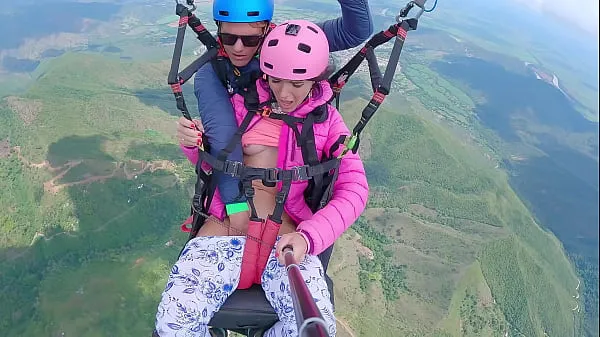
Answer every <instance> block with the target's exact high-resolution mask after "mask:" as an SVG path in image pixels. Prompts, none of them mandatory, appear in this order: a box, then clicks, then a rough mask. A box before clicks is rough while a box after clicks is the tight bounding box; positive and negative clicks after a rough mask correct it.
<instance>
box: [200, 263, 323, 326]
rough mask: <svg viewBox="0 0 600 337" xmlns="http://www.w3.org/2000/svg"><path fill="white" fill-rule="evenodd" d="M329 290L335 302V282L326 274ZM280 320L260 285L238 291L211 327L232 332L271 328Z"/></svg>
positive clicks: (216, 314) (215, 316)
mask: <svg viewBox="0 0 600 337" xmlns="http://www.w3.org/2000/svg"><path fill="white" fill-rule="evenodd" d="M325 281H326V282H327V288H329V293H330V294H331V302H332V303H334V301H333V281H332V280H331V278H329V276H328V275H327V274H325ZM278 320H279V317H278V316H277V314H276V313H275V310H273V307H272V306H271V304H270V303H269V301H268V300H267V298H266V297H265V293H264V291H263V289H262V287H261V285H260V284H254V285H252V287H250V288H248V289H238V290H236V291H234V292H233V294H231V296H229V298H227V300H226V301H225V303H224V304H223V306H222V307H221V309H219V311H217V312H216V313H215V315H214V316H213V318H212V319H211V320H210V323H209V325H210V326H214V327H219V328H224V329H227V330H232V331H239V330H247V329H250V328H251V329H260V328H269V327H270V326H271V325H273V324H275V323H276V322H277V321H278Z"/></svg>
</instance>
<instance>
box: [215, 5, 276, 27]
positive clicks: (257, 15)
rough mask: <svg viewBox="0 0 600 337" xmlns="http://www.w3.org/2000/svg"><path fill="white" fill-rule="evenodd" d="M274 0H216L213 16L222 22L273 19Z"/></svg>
mask: <svg viewBox="0 0 600 337" xmlns="http://www.w3.org/2000/svg"><path fill="white" fill-rule="evenodd" d="M273 7H275V2H274V0H214V2H213V18H214V19H215V20H216V21H222V22H259V21H271V19H272V18H273Z"/></svg>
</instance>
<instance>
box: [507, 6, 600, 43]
mask: <svg viewBox="0 0 600 337" xmlns="http://www.w3.org/2000/svg"><path fill="white" fill-rule="evenodd" d="M513 1H515V2H518V3H520V4H522V5H524V6H527V7H529V8H532V9H534V10H536V11H539V12H541V13H543V14H547V15H550V16H552V17H554V18H560V19H567V20H568V21H569V22H571V23H574V24H576V25H577V26H579V27H580V28H581V29H583V30H585V31H587V32H589V33H591V34H593V35H595V36H598V0H513ZM567 4H568V5H567Z"/></svg>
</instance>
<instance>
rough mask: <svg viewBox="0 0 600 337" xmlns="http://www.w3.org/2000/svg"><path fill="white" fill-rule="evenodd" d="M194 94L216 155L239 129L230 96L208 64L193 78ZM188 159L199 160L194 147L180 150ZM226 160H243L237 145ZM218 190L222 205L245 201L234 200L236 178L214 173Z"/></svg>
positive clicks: (243, 198) (236, 188)
mask: <svg viewBox="0 0 600 337" xmlns="http://www.w3.org/2000/svg"><path fill="white" fill-rule="evenodd" d="M194 94H195V95H196V98H197V99H198V110H199V111H200V118H201V120H202V125H203V127H204V134H205V135H206V137H207V139H208V142H209V143H210V154H212V155H213V156H217V155H218V154H219V152H220V151H221V150H222V149H224V148H225V147H226V146H227V143H228V142H229V140H230V139H231V137H232V136H233V135H234V134H235V132H236V131H237V129H238V126H237V122H236V119H235V114H234V112H233V106H232V105H231V101H230V100H229V94H228V93H227V91H226V90H225V87H223V84H222V83H221V81H220V80H219V78H218V77H217V75H216V74H215V72H214V70H213V68H212V65H211V64H210V63H206V64H204V65H203V66H202V67H200V69H198V72H197V73H196V76H195V78H194ZM182 149H183V152H184V153H185V155H186V156H187V157H188V159H189V160H190V161H191V162H192V163H195V162H197V161H198V150H197V148H192V149H190V148H186V147H182ZM228 159H230V160H235V161H240V162H241V161H242V160H243V156H242V150H241V147H240V146H237V147H236V148H235V150H234V151H233V152H232V153H231V154H230V155H229V157H228ZM213 174H215V178H216V179H217V188H218V189H219V193H220V194H221V199H222V200H223V202H224V203H225V204H232V203H236V202H243V201H245V197H243V196H242V199H239V200H236V199H235V198H236V197H238V195H239V188H238V182H239V179H238V178H234V177H232V176H230V175H226V174H224V173H223V172H219V171H214V173H213Z"/></svg>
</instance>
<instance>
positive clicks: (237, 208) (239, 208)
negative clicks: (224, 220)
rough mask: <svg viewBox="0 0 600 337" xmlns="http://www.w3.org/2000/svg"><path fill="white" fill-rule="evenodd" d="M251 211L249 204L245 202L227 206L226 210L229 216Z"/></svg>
mask: <svg viewBox="0 0 600 337" xmlns="http://www.w3.org/2000/svg"><path fill="white" fill-rule="evenodd" d="M249 209H250V208H248V203H245V202H238V203H235V204H228V205H225V210H226V211H227V214H228V215H231V214H235V213H240V212H243V211H247V210H249Z"/></svg>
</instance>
